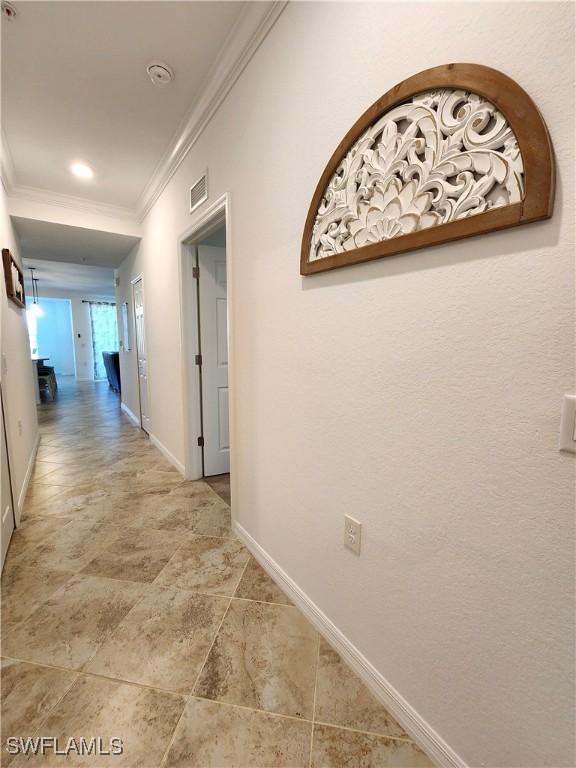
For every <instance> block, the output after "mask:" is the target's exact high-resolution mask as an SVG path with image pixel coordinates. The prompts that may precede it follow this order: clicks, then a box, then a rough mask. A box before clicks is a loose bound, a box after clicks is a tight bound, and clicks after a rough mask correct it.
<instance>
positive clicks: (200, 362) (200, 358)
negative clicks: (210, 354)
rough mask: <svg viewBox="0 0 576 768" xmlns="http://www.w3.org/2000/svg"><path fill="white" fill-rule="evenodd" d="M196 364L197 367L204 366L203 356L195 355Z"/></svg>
mask: <svg viewBox="0 0 576 768" xmlns="http://www.w3.org/2000/svg"><path fill="white" fill-rule="evenodd" d="M194 363H195V364H196V365H202V355H195V356H194Z"/></svg>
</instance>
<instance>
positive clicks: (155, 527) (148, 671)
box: [1, 381, 432, 768]
mask: <svg viewBox="0 0 576 768" xmlns="http://www.w3.org/2000/svg"><path fill="white" fill-rule="evenodd" d="M39 420H40V427H41V434H42V439H41V444H40V449H39V452H38V460H37V464H36V468H35V470H34V477H33V481H32V484H31V486H30V490H29V493H28V497H27V500H26V508H25V514H24V519H23V524H22V526H21V527H20V528H19V529H18V530H17V531H16V532H15V534H14V537H13V540H12V543H11V545H10V550H9V553H8V558H7V561H6V566H5V569H4V573H3V575H2V691H1V693H2V765H8V764H9V763H10V764H11V765H12V766H19V765H24V764H28V763H30V764H32V765H44V764H46V765H58V764H66V765H73V766H75V765H92V766H96V767H97V768H101V766H106V765H112V766H134V767H136V766H139V767H142V768H160V766H162V768H176V766H178V768H194V767H198V768H209V767H213V768H226V767H229V768H258V767H259V766H261V767H264V768H281V767H282V766H286V767H288V766H289V767H290V768H300V767H301V768H312V767H313V768H332V767H334V768H336V767H337V766H342V767H344V766H345V767H346V768H382V767H383V766H397V767H398V768H406V766H414V767H417V766H431V765H432V763H431V762H430V761H429V760H428V758H427V757H426V756H425V755H424V754H423V752H421V751H420V749H418V747H417V746H416V745H415V744H414V743H413V742H412V741H411V739H410V738H409V736H408V735H407V734H406V732H405V731H404V730H403V728H402V727H401V726H400V725H399V724H398V723H397V722H396V721H395V720H394V718H393V717H392V716H391V715H390V714H389V713H388V712H386V710H385V709H384V708H383V707H382V706H381V705H380V704H379V703H378V702H377V701H376V699H375V698H374V697H373V696H372V694H371V693H370V692H369V691H368V690H367V689H366V687H365V686H364V685H363V684H362V683H361V682H360V680H358V678H356V677H355V675H354V674H353V673H352V672H351V671H350V670H349V669H348V668H347V667H346V665H345V664H344V663H343V661H342V660H341V659H340V657H339V656H338V654H337V653H336V652H335V651H334V650H332V648H331V647H330V646H329V645H328V644H327V643H326V642H325V641H324V640H322V639H321V638H320V637H319V636H318V634H317V633H316V631H315V630H314V628H313V627H312V626H311V625H310V624H309V623H308V622H307V621H306V619H305V618H304V617H303V616H302V614H301V613H300V612H299V610H298V609H297V608H296V607H295V606H294V605H293V604H292V603H291V601H290V600H289V599H288V598H287V597H286V595H284V593H283V592H282V590H281V589H280V588H279V587H278V586H277V585H276V584H275V583H274V582H273V581H272V580H271V579H270V578H269V577H268V576H267V574H266V573H265V572H264V571H263V570H262V569H261V568H260V566H259V565H258V564H257V563H256V561H255V560H254V559H252V558H251V556H250V554H249V553H248V551H247V550H246V549H245V548H244V547H243V546H242V544H241V543H240V542H239V541H237V540H236V539H235V538H234V536H233V534H232V531H231V526H230V507H229V499H230V496H229V493H230V490H229V483H227V478H226V477H222V476H221V477H218V478H215V479H214V480H212V481H211V483H210V484H208V483H205V482H184V481H183V479H182V477H181V476H180V475H179V474H178V472H177V471H176V470H175V469H174V468H173V467H172V466H171V465H170V464H169V463H168V462H167V461H166V460H165V459H164V457H163V456H162V455H161V454H160V453H159V452H158V451H157V450H156V449H155V448H154V447H153V446H152V445H151V444H150V442H149V441H148V439H147V438H146V436H145V435H144V433H142V432H140V431H139V430H137V429H135V428H134V426H133V425H132V424H131V423H130V422H129V421H128V420H127V418H126V417H125V416H124V415H123V414H122V412H121V411H120V409H119V404H118V399H117V397H116V396H115V395H114V394H113V393H112V392H111V391H110V390H109V389H108V386H107V385H106V384H100V383H98V384H81V385H79V384H75V383H73V384H72V383H66V382H65V381H63V382H62V384H61V386H60V391H59V393H58V397H57V400H56V401H55V402H54V403H47V404H43V405H41V406H40V408H39ZM34 735H36V736H39V735H43V736H54V737H58V738H59V739H60V743H64V742H66V741H67V740H68V739H69V738H71V737H74V738H77V739H79V738H80V737H82V736H83V737H85V738H87V739H90V738H91V737H93V736H95V737H102V738H103V739H105V740H107V739H110V738H111V737H117V738H121V739H122V740H123V744H124V752H123V754H122V755H120V756H103V755H98V756H95V755H93V756H90V757H79V756H75V755H71V756H68V757H67V758H64V757H59V756H57V755H55V754H52V753H50V754H47V755H45V756H43V757H41V756H36V757H31V758H29V759H25V758H23V757H22V756H16V757H14V758H12V757H11V756H10V755H8V754H7V753H6V752H5V751H4V746H5V743H6V739H7V737H8V736H22V737H27V736H34Z"/></svg>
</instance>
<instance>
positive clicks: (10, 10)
mask: <svg viewBox="0 0 576 768" xmlns="http://www.w3.org/2000/svg"><path fill="white" fill-rule="evenodd" d="M2 15H3V16H4V18H5V19H8V21H12V19H14V18H15V17H16V8H14V6H13V5H12V3H9V2H8V0H2Z"/></svg>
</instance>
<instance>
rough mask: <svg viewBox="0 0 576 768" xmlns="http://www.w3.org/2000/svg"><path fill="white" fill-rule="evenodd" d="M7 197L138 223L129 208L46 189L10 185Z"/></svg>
mask: <svg viewBox="0 0 576 768" xmlns="http://www.w3.org/2000/svg"><path fill="white" fill-rule="evenodd" d="M8 197H9V198H10V199H11V200H25V201H27V202H32V203H41V204H43V205H50V206H56V207H58V208H69V209H72V210H74V211H80V212H82V213H91V214H94V215H96V216H106V217H108V218H112V219H125V220H127V221H131V222H137V221H138V218H137V216H136V212H135V211H134V210H131V209H130V208H123V207H121V206H118V205H109V204H108V203H100V202H97V201H96V200H88V199H86V198H84V197H74V196H73V195H64V194H62V193H60V192H50V191H49V190H47V189H39V188H37V187H26V186H22V185H15V186H11V185H10V186H8Z"/></svg>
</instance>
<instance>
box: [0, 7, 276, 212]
mask: <svg viewBox="0 0 576 768" xmlns="http://www.w3.org/2000/svg"><path fill="white" fill-rule="evenodd" d="M287 4H288V0H265V1H264V0H263V1H262V2H255V3H254V2H253V3H247V4H246V5H245V7H244V9H243V10H242V12H241V14H240V16H239V18H238V20H237V21H236V23H235V25H234V26H233V28H232V29H231V30H230V33H229V34H228V36H227V37H226V40H225V42H224V45H223V46H222V49H221V51H220V54H219V56H218V58H217V59H216V61H215V63H214V64H213V66H212V67H211V69H210V71H209V73H208V76H207V78H206V80H205V83H204V87H203V89H202V91H201V93H200V96H199V98H198V99H197V100H196V101H195V105H194V107H193V108H192V109H191V110H190V111H189V112H188V114H187V115H186V117H185V118H184V120H183V121H182V123H181V124H180V127H179V128H178V130H177V131H176V133H175V135H174V137H173V139H172V141H171V143H170V145H169V147H168V149H167V150H166V151H165V153H164V154H163V156H162V158H161V159H160V162H159V163H158V165H157V166H156V168H155V170H154V173H153V174H152V176H151V177H150V179H149V181H148V182H147V184H146V186H145V187H144V189H143V191H142V193H141V195H140V197H139V198H138V201H137V203H136V206H135V208H134V209H131V208H124V207H120V206H115V205H109V204H108V203H103V202H97V201H94V200H87V199H85V198H81V197H74V196H71V195H65V194H61V193H59V192H51V191H50V190H47V189H39V188H36V187H28V186H23V185H19V184H18V183H17V177H16V172H15V168H14V163H13V161H12V157H11V154H10V149H9V147H8V142H7V140H6V136H5V134H4V129H2V135H1V141H2V157H1V162H0V172H1V177H2V182H3V184H4V187H5V189H6V192H7V195H8V196H9V197H10V198H12V199H15V200H25V201H28V202H34V203H41V204H45V205H52V206H56V207H60V208H68V209H72V210H75V211H79V212H82V213H90V214H95V215H98V216H107V217H110V218H115V219H124V220H129V221H131V222H137V223H139V222H142V221H143V219H144V218H145V217H146V215H147V214H148V212H149V211H150V209H151V208H152V206H153V205H154V203H155V202H156V200H157V199H158V198H159V197H160V195H161V194H162V192H163V190H164V189H165V187H166V185H167V184H168V182H169V181H170V179H171V178H172V176H173V175H174V174H175V173H176V171H177V169H178V167H179V166H180V164H181V163H182V161H183V160H184V158H185V157H186V155H187V154H188V152H189V151H190V149H191V148H192V147H193V146H194V144H195V143H196V141H197V140H198V138H199V137H200V135H201V134H202V132H203V131H204V129H205V128H206V126H207V125H208V123H209V122H210V120H211V118H212V117H213V116H214V114H215V112H216V110H217V109H218V108H219V106H220V105H221V104H222V102H223V101H224V99H225V98H226V96H227V95H228V93H229V92H230V89H231V88H232V86H233V85H234V83H235V82H236V80H237V79H238V78H239V77H240V75H241V74H242V72H243V71H244V69H245V67H246V66H247V64H248V63H249V61H250V60H251V58H252V57H253V56H254V54H255V53H256V51H257V50H258V48H259V47H260V45H261V43H262V42H263V41H264V39H265V38H266V36H267V35H268V33H269V32H270V30H271V29H272V27H273V26H274V24H275V23H276V21H277V19H278V18H279V16H280V14H281V13H282V11H283V10H284V8H285V7H286V5H287Z"/></svg>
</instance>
